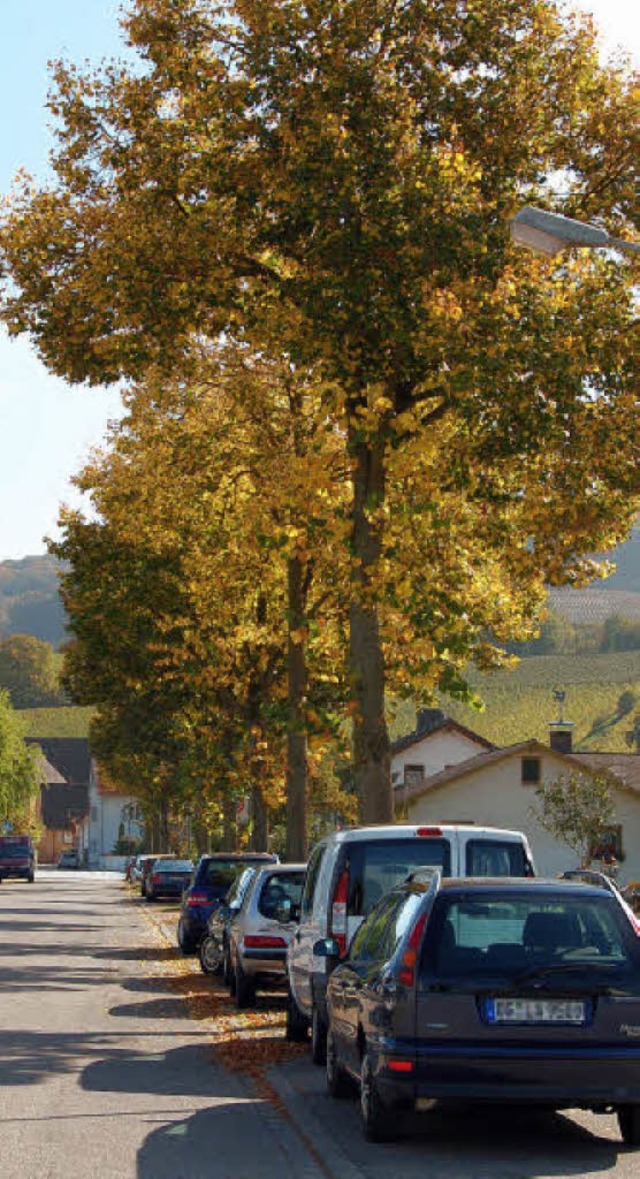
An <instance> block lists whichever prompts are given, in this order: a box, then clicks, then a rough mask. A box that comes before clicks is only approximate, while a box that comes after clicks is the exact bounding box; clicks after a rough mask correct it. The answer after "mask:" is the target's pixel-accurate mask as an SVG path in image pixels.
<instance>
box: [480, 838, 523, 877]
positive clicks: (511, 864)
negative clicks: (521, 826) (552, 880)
mask: <svg viewBox="0 0 640 1179" xmlns="http://www.w3.org/2000/svg"><path fill="white" fill-rule="evenodd" d="M465 875H467V876H529V875H531V873H530V871H529V866H528V865H527V861H526V857H525V853H524V848H523V846H522V844H521V843H516V842H514V841H511V840H509V841H507V840H504V839H470V840H469V842H468V843H467V850H466V866H465Z"/></svg>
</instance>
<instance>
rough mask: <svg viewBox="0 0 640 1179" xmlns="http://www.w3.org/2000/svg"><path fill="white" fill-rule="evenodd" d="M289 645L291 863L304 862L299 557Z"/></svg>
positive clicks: (294, 562) (292, 571)
mask: <svg viewBox="0 0 640 1179" xmlns="http://www.w3.org/2000/svg"><path fill="white" fill-rule="evenodd" d="M288 579H289V586H288V592H289V645H288V654H287V660H288V700H289V715H288V720H287V845H286V857H287V860H288V861H289V862H290V863H298V862H302V861H304V860H306V858H307V731H306V718H305V711H304V704H305V694H306V690H307V667H306V647H305V639H304V638H303V637H302V635H301V634H300V632H301V631H302V630H303V628H304V624H305V612H304V566H303V563H302V562H301V561H300V559H299V558H298V557H291V558H290V559H289V568H288Z"/></svg>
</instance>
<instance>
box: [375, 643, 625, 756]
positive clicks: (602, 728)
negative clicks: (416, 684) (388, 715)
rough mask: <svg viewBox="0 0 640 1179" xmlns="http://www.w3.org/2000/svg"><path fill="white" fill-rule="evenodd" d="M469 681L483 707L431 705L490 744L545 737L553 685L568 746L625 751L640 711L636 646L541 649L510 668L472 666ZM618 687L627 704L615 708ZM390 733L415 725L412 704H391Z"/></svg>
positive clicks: (552, 714) (554, 712) (552, 715)
mask: <svg viewBox="0 0 640 1179" xmlns="http://www.w3.org/2000/svg"><path fill="white" fill-rule="evenodd" d="M472 683H473V686H474V688H475V689H476V691H477V692H478V693H479V695H480V696H481V697H482V700H483V702H484V710H483V711H482V712H475V711H474V709H472V708H470V707H469V706H468V705H465V704H461V703H460V702H459V701H456V700H449V699H448V698H446V697H442V698H441V699H440V700H438V701H437V704H438V706H439V707H440V708H442V709H443V711H444V712H446V713H447V715H448V716H451V717H453V719H454V720H457V721H458V722H459V723H460V724H464V725H466V726H467V727H468V728H469V729H472V730H473V731H474V732H475V733H479V734H480V736H482V737H486V738H487V739H488V740H489V741H493V742H495V744H496V745H515V744H517V743H518V742H519V741H527V740H528V739H529V738H530V737H536V738H537V739H538V740H539V741H544V742H545V743H546V742H548V740H549V721H553V720H557V719H558V704H557V703H556V701H555V699H554V695H553V693H554V691H555V690H556V689H562V690H563V691H564V692H565V693H566V699H565V703H564V717H565V719H566V720H568V721H572V722H573V723H574V726H575V728H574V733H573V747H574V749H576V750H583V751H585V752H591V753H597V752H608V753H616V752H620V753H623V752H629V746H628V745H627V742H626V734H627V733H628V732H629V730H630V728H631V717H632V716H633V715H634V714H635V713H636V712H638V711H640V651H623V652H616V653H614V654H611V655H589V656H585V655H547V656H539V657H533V658H529V659H523V660H522V662H521V663H520V664H519V666H518V667H516V668H515V669H514V670H512V671H496V672H491V673H490V674H489V675H480V674H478V673H474V674H473V676H472ZM623 694H626V695H627V696H628V698H629V702H630V708H629V711H628V712H627V711H625V710H624V709H623V710H622V711H621V710H620V706H619V702H620V699H621V697H622V696H623ZM394 713H395V715H394V716H393V719H392V720H391V725H390V729H391V736H392V738H393V739H395V738H397V737H400V736H404V735H405V734H406V733H410V732H411V731H412V730H413V729H414V728H415V714H416V705H415V703H414V702H409V701H403V702H402V703H401V704H398V705H396V708H395V709H394Z"/></svg>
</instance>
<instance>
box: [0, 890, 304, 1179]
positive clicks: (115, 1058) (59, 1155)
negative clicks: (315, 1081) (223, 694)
mask: <svg viewBox="0 0 640 1179" xmlns="http://www.w3.org/2000/svg"><path fill="white" fill-rule="evenodd" d="M154 932H155V931H154V926H153V925H152V924H151V923H150V922H149V920H148V919H147V917H146V915H145V913H144V911H143V910H142V909H141V908H140V907H139V906H136V905H135V904H132V903H131V900H130V899H129V898H128V897H127V896H126V895H125V893H124V890H123V886H122V884H121V882H120V880H119V879H113V877H109V876H106V875H104V876H102V875H99V874H94V873H83V872H64V873H63V872H56V871H55V870H52V871H49V872H47V871H39V872H38V873H37V877H36V882H35V884H32V885H28V884H23V883H21V882H17V881H16V882H13V881H4V882H3V884H2V886H1V887H0V1173H1V1175H2V1179H89V1177H91V1179H93V1177H95V1176H100V1177H101V1179H132V1177H133V1176H135V1177H137V1179H205V1177H206V1179H257V1177H264V1179H282V1176H288V1175H296V1176H301V1177H302V1179H326V1176H325V1175H324V1174H323V1172H322V1171H321V1170H320V1168H319V1167H318V1165H317V1164H316V1162H315V1161H314V1159H313V1156H312V1155H311V1154H310V1153H309V1152H308V1151H307V1149H306V1148H305V1146H304V1143H303V1141H302V1139H301V1138H300V1137H299V1135H297V1134H296V1132H295V1130H294V1129H293V1128H292V1126H291V1125H290V1123H289V1122H288V1121H287V1120H286V1119H283V1118H282V1117H280V1116H278V1115H277V1114H276V1112H275V1111H274V1109H273V1107H272V1106H270V1105H269V1103H268V1102H266V1101H264V1100H260V1099H259V1098H258V1097H256V1096H255V1095H254V1094H253V1092H252V1090H251V1088H250V1087H249V1085H248V1084H247V1083H245V1082H244V1081H243V1079H242V1078H241V1077H239V1076H237V1075H235V1074H230V1073H228V1072H226V1071H225V1070H223V1069H221V1068H217V1067H216V1066H215V1065H214V1063H213V1061H212V1058H211V1048H210V1044H209V1042H208V1040H207V1037H206V1036H205V1035H204V1034H203V1032H202V1030H201V1028H200V1027H199V1026H198V1024H197V1023H195V1022H193V1021H192V1020H190V1019H189V1017H188V1013H187V1006H186V1004H185V1002H184V1001H183V1000H182V999H181V998H180V997H179V996H176V995H175V992H172V991H171V989H170V988H169V987H168V984H167V979H166V976H164V975H162V973H158V971H157V970H156V969H155V963H156V962H158V961H160V960H161V959H162V957H163V955H164V956H166V955H169V954H173V951H172V950H169V949H168V948H164V949H163V947H162V945H159V944H158V938H157V936H154Z"/></svg>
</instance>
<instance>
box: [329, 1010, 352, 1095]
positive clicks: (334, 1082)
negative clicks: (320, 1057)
mask: <svg viewBox="0 0 640 1179" xmlns="http://www.w3.org/2000/svg"><path fill="white" fill-rule="evenodd" d="M327 1089H328V1090H329V1093H330V1094H331V1096H332V1097H349V1096H350V1095H351V1092H352V1089H351V1081H350V1078H349V1075H348V1073H346V1072H345V1071H344V1069H343V1068H342V1066H341V1065H340V1062H339V1060H338V1054H337V1052H336V1044H335V1040H334V1036H333V1031H332V1029H331V1028H330V1027H329V1028H328V1030H327Z"/></svg>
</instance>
